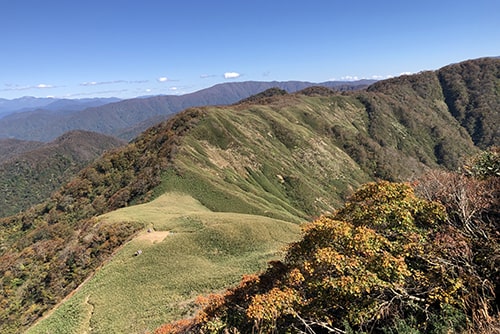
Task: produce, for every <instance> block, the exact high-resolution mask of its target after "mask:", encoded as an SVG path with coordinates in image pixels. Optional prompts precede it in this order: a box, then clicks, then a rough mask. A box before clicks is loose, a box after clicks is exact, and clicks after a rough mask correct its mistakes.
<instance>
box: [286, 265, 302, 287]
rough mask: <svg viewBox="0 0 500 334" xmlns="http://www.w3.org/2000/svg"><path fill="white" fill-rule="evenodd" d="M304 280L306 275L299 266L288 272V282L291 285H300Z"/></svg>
mask: <svg viewBox="0 0 500 334" xmlns="http://www.w3.org/2000/svg"><path fill="white" fill-rule="evenodd" d="M304 280H305V278H304V275H302V273H301V272H300V270H299V269H297V268H294V269H292V270H291V271H290V273H289V274H288V283H289V284H290V285H291V286H298V285H300V284H302V283H303V282H304Z"/></svg>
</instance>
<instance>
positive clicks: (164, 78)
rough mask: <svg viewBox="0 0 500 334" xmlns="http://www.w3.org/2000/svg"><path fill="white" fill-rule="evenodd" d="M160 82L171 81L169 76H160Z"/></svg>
mask: <svg viewBox="0 0 500 334" xmlns="http://www.w3.org/2000/svg"><path fill="white" fill-rule="evenodd" d="M156 80H157V81H158V82H167V81H169V80H168V78H167V77H159V78H158V79H156Z"/></svg>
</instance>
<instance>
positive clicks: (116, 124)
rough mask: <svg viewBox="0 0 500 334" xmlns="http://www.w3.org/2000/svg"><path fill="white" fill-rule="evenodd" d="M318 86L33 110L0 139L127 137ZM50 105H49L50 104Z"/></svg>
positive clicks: (224, 88)
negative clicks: (209, 110) (183, 114)
mask: <svg viewBox="0 0 500 334" xmlns="http://www.w3.org/2000/svg"><path fill="white" fill-rule="evenodd" d="M372 82H373V81H370V80H362V81H359V82H325V83H321V84H319V85H324V86H327V87H332V88H336V89H338V90H352V89H362V88H366V87H367V86H368V84H369V83H372ZM313 85H318V84H314V83H309V82H300V81H289V82H257V81H248V82H233V83H224V84H218V85H215V86H213V87H210V88H206V89H203V90H200V91H197V92H194V93H190V94H185V95H161V96H153V97H147V98H135V99H129V100H123V101H119V102H114V103H109V104H106V105H103V106H99V107H91V108H86V109H84V110H82V109H78V110H76V109H74V108H69V107H67V108H66V109H64V110H65V111H66V113H59V115H57V114H55V113H54V111H53V110H51V109H50V108H49V111H44V110H36V111H33V110H31V111H29V112H25V113H17V114H15V115H10V117H9V116H6V117H5V118H4V119H0V138H2V137H4V138H18V139H24V140H35V141H50V140H53V139H54V138H55V137H57V136H60V135H61V134H63V133H64V132H67V131H70V130H75V129H82V130H89V131H95V132H100V133H104V134H108V135H114V136H122V138H123V139H126V140H130V139H132V138H134V137H136V136H137V135H138V134H139V133H140V132H142V131H143V130H145V128H144V126H139V127H136V126H137V125H138V124H141V123H143V124H145V126H152V125H154V124H155V122H156V121H157V120H158V117H166V118H167V117H169V116H171V115H173V114H175V113H177V112H179V111H181V110H183V109H186V108H189V107H193V106H204V105H225V104H232V103H235V102H237V101H239V100H241V99H243V98H246V97H248V96H250V95H253V94H256V93H259V92H261V91H263V90H266V89H268V88H272V87H275V86H277V87H280V88H282V89H285V90H287V91H289V92H293V91H297V90H300V89H303V88H306V87H310V86H313ZM63 102H64V103H65V104H68V105H69V104H70V103H71V100H70V101H56V102H54V103H53V104H52V106H58V107H59V106H60V105H61V104H63ZM49 106H50V105H49Z"/></svg>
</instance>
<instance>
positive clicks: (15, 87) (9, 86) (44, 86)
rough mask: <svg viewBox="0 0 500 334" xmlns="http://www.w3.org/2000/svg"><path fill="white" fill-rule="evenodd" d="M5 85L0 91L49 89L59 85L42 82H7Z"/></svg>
mask: <svg viewBox="0 0 500 334" xmlns="http://www.w3.org/2000/svg"><path fill="white" fill-rule="evenodd" d="M5 87H6V88H3V89H0V91H3V92H8V91H20V90H30V89H48V88H56V87H57V86H54V85H49V84H45V83H41V84H37V85H29V86H21V85H14V84H6V85H5Z"/></svg>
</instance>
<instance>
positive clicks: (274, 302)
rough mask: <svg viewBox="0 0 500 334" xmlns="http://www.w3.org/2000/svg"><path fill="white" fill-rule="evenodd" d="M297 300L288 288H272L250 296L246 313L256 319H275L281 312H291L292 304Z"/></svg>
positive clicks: (295, 295) (292, 291)
mask: <svg viewBox="0 0 500 334" xmlns="http://www.w3.org/2000/svg"><path fill="white" fill-rule="evenodd" d="M298 301H299V298H298V296H297V294H296V293H295V291H294V290H293V289H290V288H286V287H285V288H283V289H279V288H273V289H271V290H270V291H269V292H267V293H265V294H258V295H255V296H254V297H253V298H252V302H251V303H250V305H249V306H248V308H247V311H246V314H247V316H248V317H249V318H251V319H255V320H258V321H262V320H264V321H275V320H276V319H277V318H278V317H279V316H281V315H282V314H293V313H294V310H293V306H294V304H295V303H297V302H298Z"/></svg>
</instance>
